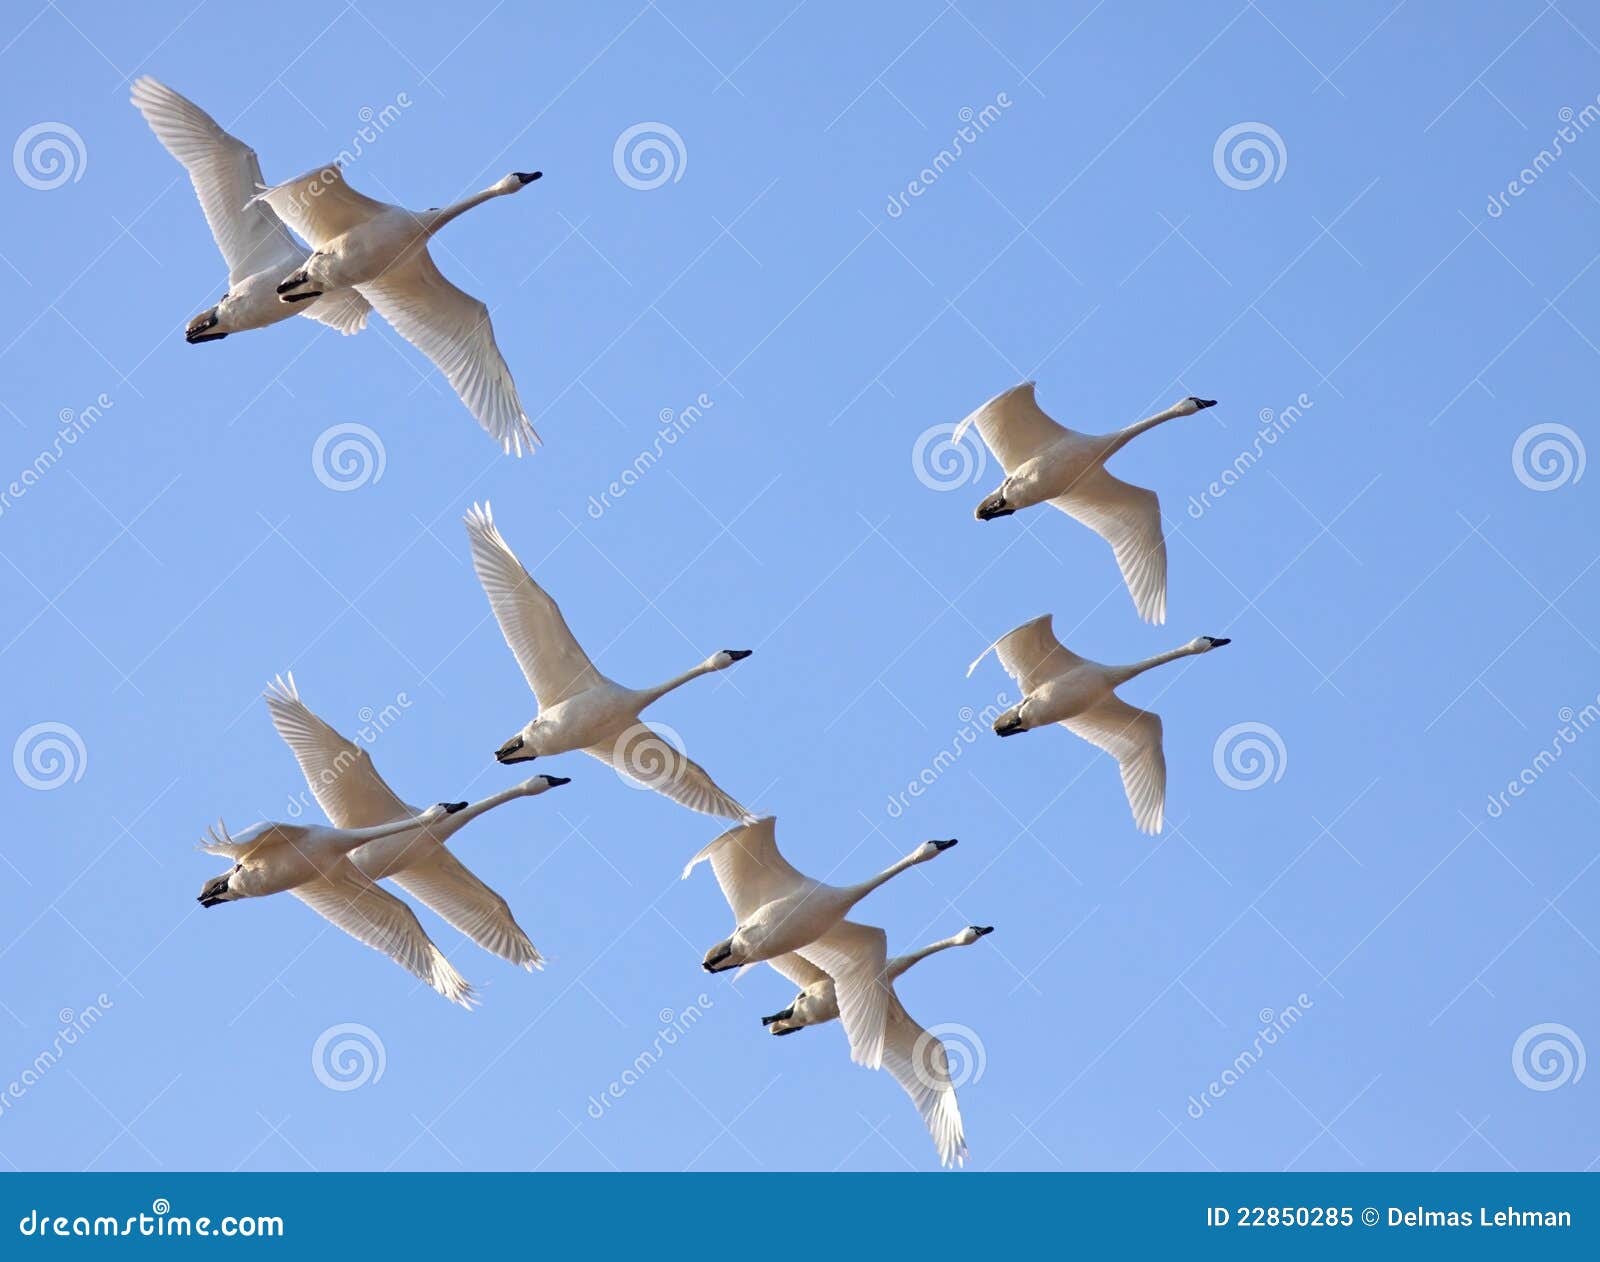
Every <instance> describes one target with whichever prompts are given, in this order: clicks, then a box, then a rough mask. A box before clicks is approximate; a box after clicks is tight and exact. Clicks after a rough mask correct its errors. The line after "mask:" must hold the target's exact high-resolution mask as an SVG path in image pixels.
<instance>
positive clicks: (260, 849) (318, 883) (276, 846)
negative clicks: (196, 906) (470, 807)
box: [199, 802, 474, 1008]
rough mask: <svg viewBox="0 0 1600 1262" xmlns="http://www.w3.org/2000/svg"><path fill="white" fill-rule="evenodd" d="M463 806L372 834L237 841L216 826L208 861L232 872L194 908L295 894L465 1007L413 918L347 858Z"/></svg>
mask: <svg viewBox="0 0 1600 1262" xmlns="http://www.w3.org/2000/svg"><path fill="white" fill-rule="evenodd" d="M466 807H467V804H466V803H465V802H449V803H446V802H441V803H439V804H438V805H437V806H430V807H429V808H428V809H427V810H425V811H423V812H422V814H420V815H418V816H416V817H415V818H407V819H400V820H396V821H394V822H393V823H389V824H379V825H377V826H375V827H373V828H324V827H322V826H320V825H317V824H283V823H276V822H269V823H264V824H255V825H253V826H252V827H250V828H247V829H245V830H244V832H242V833H240V834H239V835H238V836H237V837H234V836H230V835H229V834H228V830H227V829H226V828H225V827H224V826H223V824H222V821H221V820H218V821H217V825H216V827H215V828H213V829H212V830H211V834H210V840H209V841H204V842H201V843H200V849H201V850H203V851H205V852H206V853H207V854H215V855H222V856H224V857H225V858H228V859H232V860H233V867H232V868H230V869H229V870H228V871H226V872H224V873H223V874H222V875H221V876H215V877H212V878H211V880H209V881H207V882H206V883H205V885H204V886H202V887H201V890H200V897H199V903H200V906H202V907H215V906H216V905H217V904H218V903H231V902H236V901H237V900H239V899H241V898H260V897H263V896H265V895H267V894H281V893H282V892H283V891H284V890H287V891H288V892H289V893H291V894H293V895H294V896H295V897H296V898H298V899H299V900H300V901H301V902H302V903H305V904H306V906H308V907H310V908H311V910H312V911H314V912H316V913H317V915H319V916H321V917H323V919H325V920H329V921H332V922H333V923H334V924H335V925H337V926H338V927H339V928H340V929H343V930H344V931H345V932H346V933H348V934H349V935H350V936H351V937H352V938H355V939H356V940H357V941H359V942H365V943H366V944H367V945H368V946H369V947H372V948H373V949H374V950H377V951H382V952H383V953H384V954H385V955H387V956H388V957H389V958H390V959H392V960H393V961H394V962H395V963H396V964H398V965H400V967H401V968H404V969H406V970H407V971H408V972H410V973H412V974H413V975H414V976H416V977H420V978H421V979H422V980H423V981H425V982H427V983H428V985H430V986H432V987H433V988H434V989H435V990H437V991H438V992H439V993H440V994H441V995H443V996H444V997H445V998H446V999H448V1000H449V1001H450V1002H451V1003H458V1004H460V1005H461V1006H462V1007H463V1008H470V1007H471V1006H472V1004H473V1002H474V995H473V990H472V987H471V986H470V985H468V984H467V982H466V981H465V979H463V978H462V976H461V975H460V974H459V973H457V972H456V971H455V969H454V968H452V967H451V966H450V961H449V960H447V959H445V958H444V955H443V954H442V953H441V952H440V950H439V948H438V947H436V946H434V945H433V941H432V940H431V939H430V938H429V937H428V935H427V933H426V932H424V930H423V928H422V925H421V924H420V923H418V921H417V913H416V912H414V911H412V910H411V908H409V907H407V906H406V905H405V904H404V903H402V902H401V901H400V900H399V899H398V898H396V897H395V896H394V895H393V894H391V893H389V891H388V890H385V889H382V888H381V887H379V886H377V885H374V884H373V883H372V881H371V879H370V878H368V877H366V876H363V875H362V874H361V870H360V869H359V868H357V867H356V865H355V864H354V863H352V862H350V852H351V851H353V850H355V849H357V848H358V847H360V846H364V845H366V844H367V843H369V842H373V841H377V840H379V839H380V838H383V837H389V836H392V835H394V834H396V833H403V832H407V831H409V830H411V829H413V828H426V827H428V826H429V825H430V824H435V823H437V822H438V821H439V820H441V819H443V818H445V816H447V815H450V814H453V813H455V812H456V811H462V810H465V809H466Z"/></svg>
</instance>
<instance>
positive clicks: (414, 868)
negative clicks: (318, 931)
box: [266, 674, 569, 972]
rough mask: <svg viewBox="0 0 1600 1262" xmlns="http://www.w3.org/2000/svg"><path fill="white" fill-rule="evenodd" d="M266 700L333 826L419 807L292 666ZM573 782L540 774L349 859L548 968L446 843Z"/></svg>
mask: <svg viewBox="0 0 1600 1262" xmlns="http://www.w3.org/2000/svg"><path fill="white" fill-rule="evenodd" d="M266 701H267V710H268V712H269V713H270V714H271V715H272V725H273V727H275V728H277V729H278V735H279V736H281V737H283V740H284V743H285V744H287V745H288V746H289V748H290V750H292V751H293V753H294V756H295V761H296V762H298V763H299V764H300V770H301V772H302V774H304V776H305V778H306V784H307V785H309V786H310V788H311V792H312V794H313V795H314V796H315V797H316V799H317V805H318V806H320V807H322V812H323V814H324V815H326V816H327V817H328V819H329V820H331V821H332V822H333V824H334V826H335V827H337V828H366V827H370V826H372V825H375V824H389V823H393V822H394V821H396V820H402V819H410V818H411V817H413V816H415V815H416V814H417V808H416V807H414V806H410V805H407V804H406V803H405V802H403V801H401V800H400V798H399V797H398V796H397V795H396V793H395V791H394V790H393V789H391V788H390V787H389V785H388V784H387V783H386V782H385V781H384V778H383V777H382V776H380V775H379V774H378V769H377V768H376V767H375V766H373V763H372V755H370V754H369V753H367V751H366V750H364V749H362V748H361V747H360V746H358V745H356V744H354V743H352V742H351V741H348V740H346V739H345V738H344V737H343V736H341V735H339V733H338V732H336V731H334V729H333V728H332V727H330V726H329V725H328V724H327V723H325V722H324V721H323V720H322V719H320V718H318V717H317V716H316V715H315V714H313V713H312V712H311V710H310V709H309V708H308V707H307V706H306V705H305V703H304V702H302V701H301V700H300V692H299V690H298V689H297V688H296V687H295V682H294V675H293V674H290V675H289V676H287V678H286V677H284V676H282V675H280V676H278V678H277V679H276V680H274V681H273V682H272V683H271V684H270V685H269V686H268V688H267V692H266ZM567 783H569V781H568V780H567V778H566V777H564V776H534V777H533V778H532V779H531V780H524V781H523V782H522V783H521V784H518V785H514V786H513V787H511V788H509V789H506V790H505V791H504V792H501V793H496V794H493V795H492V796H490V797H486V798H484V799H483V800H482V801H481V802H474V803H473V804H472V805H471V806H468V807H466V808H465V809H464V810H459V811H455V812H453V813H452V814H451V815H449V816H448V817H447V818H445V819H443V820H440V821H439V822H438V823H437V824H435V825H434V826H433V827H431V828H424V829H414V830H411V831H407V832H400V833H393V834H391V835H390V836H387V837H384V838H382V839H380V840H378V841H369V842H368V843H367V844H366V845H364V846H362V847H360V849H358V850H356V851H354V852H353V853H352V854H351V855H350V861H351V862H352V863H353V864H355V866H356V868H357V869H358V870H359V871H360V872H361V875H363V876H364V877H366V878H367V879H368V880H372V881H381V880H384V879H389V880H392V881H394V883H395V884H396V885H398V886H399V887H400V888H401V889H403V890H405V892H406V893H408V894H410V895H411V896H412V897H413V898H415V899H416V900H417V901H418V902H420V903H422V904H423V905H424V906H426V907H430V908H432V909H433V910H434V911H435V912H436V913H438V915H439V916H441V917H442V918H443V919H445V920H447V921H449V922H450V923H451V924H452V925H454V926H455V927H456V928H457V929H459V930H460V931H461V932H462V933H464V934H466V935H467V937H469V938H471V939H472V940H473V941H474V942H476V943H477V944H478V945H479V946H481V947H482V948H483V949H484V950H485V951H492V952H493V953H494V954H496V955H498V956H500V957H501V958H502V959H506V960H510V961H511V963H513V964H516V965H519V966H521V967H522V968H525V969H528V970H529V971H530V972H531V971H532V970H533V969H536V968H543V967H544V957H543V956H541V955H540V954H539V952H538V949H537V948H536V947H535V946H534V945H533V943H532V942H530V941H529V940H528V935H527V934H526V933H524V932H523V931H522V926H521V925H519V924H518V923H517V922H516V918H515V917H513V916H512V914H511V908H510V907H509V906H507V904H506V901H505V899H503V898H501V897H500V895H498V894H496V893H495V892H494V891H493V890H492V889H490V888H489V887H488V886H487V885H485V884H484V883H483V882H482V881H481V880H479V879H478V878H477V877H476V876H474V875H473V874H472V872H471V871H470V870H469V869H468V868H467V866H466V864H464V863H462V862H461V860H460V859H458V858H456V856H455V855H454V854H452V853H451V852H450V850H449V849H448V848H447V844H446V843H448V842H449V840H450V838H451V837H453V836H454V835H455V834H456V833H457V832H459V831H460V830H461V829H462V828H464V827H465V826H466V825H467V824H468V823H470V822H471V821H472V820H474V819H476V818H477V817H478V816H479V815H481V814H483V813H484V812H485V811H489V810H493V809H494V808H495V807H497V806H500V805H502V804H503V803H506V802H510V801H512V800H513V799H514V798H521V797H537V796H538V795H539V794H541V793H545V792H548V791H549V790H550V789H553V788H556V787H558V786H559V785H563V784H567Z"/></svg>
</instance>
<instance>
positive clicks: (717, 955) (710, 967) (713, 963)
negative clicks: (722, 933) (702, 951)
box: [700, 945, 733, 973]
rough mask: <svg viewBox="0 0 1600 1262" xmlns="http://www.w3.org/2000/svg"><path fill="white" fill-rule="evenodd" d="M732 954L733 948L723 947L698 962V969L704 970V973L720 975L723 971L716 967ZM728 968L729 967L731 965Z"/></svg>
mask: <svg viewBox="0 0 1600 1262" xmlns="http://www.w3.org/2000/svg"><path fill="white" fill-rule="evenodd" d="M732 954H733V948H732V947H731V946H726V945H725V946H723V947H722V948H721V949H720V950H717V951H714V952H713V953H712V954H710V955H708V956H706V958H705V959H704V960H702V961H701V962H700V967H701V968H703V969H705V971H706V972H708V973H720V972H722V971H723V970H722V969H721V968H719V967H718V965H720V964H721V963H722V962H723V961H724V960H726V959H727V958H728V957H729V956H730V955H732ZM728 967H731V965H730V966H728Z"/></svg>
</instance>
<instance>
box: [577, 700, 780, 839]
mask: <svg viewBox="0 0 1600 1262" xmlns="http://www.w3.org/2000/svg"><path fill="white" fill-rule="evenodd" d="M641 729H642V730H643V731H646V732H648V731H650V727H649V725H648V724H645V723H640V724H637V725H635V726H634V727H630V728H629V729H627V731H625V732H624V733H623V734H622V735H621V736H620V737H618V738H617V739H616V740H615V741H612V742H610V743H607V744H601V745H590V746H589V747H588V748H586V749H585V750H584V751H583V752H584V753H586V754H590V755H592V756H593V757H595V758H598V759H599V760H600V761H601V762H603V763H605V764H606V765H607V766H609V767H612V768H614V769H615V770H617V771H620V772H621V773H622V774H623V775H625V776H627V777H628V778H629V779H630V780H635V781H637V782H638V783H640V784H642V785H644V786H645V787H647V788H651V789H654V790H655V791H656V792H657V793H659V794H661V795H662V796H663V797H668V798H671V799H672V800H673V801H674V802H676V803H677V804H678V805H679V806H687V807H688V808H689V809H690V810H691V811H699V812H700V813H701V814H702V815H716V816H720V817H721V818H723V819H742V820H748V819H753V818H754V816H752V815H751V814H750V812H749V811H747V810H746V809H745V808H744V807H743V806H741V805H740V804H739V803H738V802H736V801H735V800H734V799H733V798H732V797H731V796H730V795H729V794H728V793H727V792H725V791H724V790H723V789H721V788H719V787H718V786H717V782H716V781H715V780H713V779H712V778H711V775H710V773H709V772H707V771H706V769H705V768H704V767H702V766H701V765H700V764H699V763H697V762H696V761H695V760H694V759H693V758H690V757H688V756H686V755H684V754H680V753H679V752H678V751H677V750H676V749H674V748H673V747H672V746H671V745H669V744H668V743H667V742H666V741H665V740H663V739H662V738H661V737H659V736H655V735H654V734H652V735H651V736H649V737H643V738H642V739H645V740H651V741H653V742H654V743H655V745H654V747H652V748H651V749H650V750H649V751H647V756H645V757H644V758H642V759H641V758H640V746H639V741H638V740H637V739H634V738H633V737H634V735H635V734H637V733H639V732H640V730H641ZM656 747H659V748H656ZM651 755H658V756H654V757H652V756H651ZM646 764H648V766H646ZM657 764H659V765H660V770H659V771H655V770H654V768H655V767H656V766H657ZM641 771H645V774H640V772H641Z"/></svg>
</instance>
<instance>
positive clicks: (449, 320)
mask: <svg viewBox="0 0 1600 1262" xmlns="http://www.w3.org/2000/svg"><path fill="white" fill-rule="evenodd" d="M541 174H543V173H542V172H540V171H531V172H529V171H513V172H512V173H511V174H510V175H508V176H506V177H505V178H504V179H501V180H498V181H496V182H495V183H493V184H491V185H490V186H489V187H488V188H486V189H483V190H482V191H481V192H477V193H474V194H473V195H472V196H471V197H467V198H464V199H463V200H461V201H459V202H455V203H453V204H451V205H449V206H445V207H443V208H442V209H441V208H437V207H435V208H433V209H430V210H406V209H405V208H403V207H401V206H391V205H389V204H388V203H387V202H380V201H375V200H373V199H372V198H370V197H367V196H366V195H365V194H362V193H358V192H356V191H355V190H354V189H353V188H351V187H350V186H349V185H348V184H346V183H345V182H344V172H343V171H342V170H340V169H339V166H338V164H337V163H329V164H328V165H327V166H325V167H319V168H317V169H316V170H314V171H307V172H306V173H305V174H304V175H301V176H297V177H296V178H295V179H292V180H287V181H285V182H284V183H282V184H279V185H277V186H276V187H274V188H269V189H266V190H265V191H263V192H261V193H260V194H258V195H257V197H256V199H255V201H256V202H257V203H260V202H265V203H266V204H267V205H269V206H271V207H272V209H273V210H275V211H277V212H278V214H279V215H280V216H282V218H283V221H284V222H285V223H287V224H288V225H289V226H290V227H291V228H293V229H294V230H295V231H296V232H298V233H299V234H300V235H301V236H302V237H304V238H305V239H306V240H307V241H309V242H311V247H312V253H311V254H310V255H309V256H305V255H304V252H303V251H302V258H301V259H298V260H296V261H295V262H294V263H291V264H290V265H289V267H287V268H285V269H284V271H283V273H282V274H280V275H279V277H278V283H277V285H276V286H275V288H276V291H277V293H278V295H279V296H280V297H281V298H282V300H283V302H285V303H290V304H297V303H302V302H310V301H311V300H312V299H316V298H318V297H319V295H322V294H327V293H331V292H333V291H335V290H339V289H345V288H352V287H353V288H354V289H355V290H356V291H357V292H358V293H359V294H360V295H361V296H362V297H363V298H365V299H366V300H367V301H368V302H370V303H371V304H372V305H373V306H374V307H376V308H377V309H378V314H379V315H381V316H382V317H383V318H384V319H385V320H387V321H388V322H389V323H390V324H392V325H394V328H395V332H397V333H399V334H400V336H401V337H403V338H405V340H406V341H408V342H410V343H411V344H412V345H413V346H415V347H416V348H417V349H418V350H419V351H421V352H422V353H423V354H424V355H426V356H427V357H428V358H429V359H430V360H432V361H433V365H434V367H436V368H437V369H438V370H439V371H440V372H442V373H443V374H444V375H445V378H446V380H448V381H449V382H450V386H451V388H452V389H453V390H454V391H455V392H456V394H457V395H458V396H459V397H460V399H461V402H462V403H464V404H466V407H467V411H469V412H471V413H472V415H473V416H474V417H476V418H477V421H478V424H479V425H482V426H483V428H484V429H486V430H488V431H489V434H490V436H491V437H493V438H494V440H495V441H496V442H497V443H499V444H500V447H501V449H502V450H503V451H506V452H512V451H514V452H515V453H516V454H517V455H519V456H520V455H521V454H522V451H523V448H524V447H526V448H527V449H528V450H529V451H532V450H533V449H534V447H536V446H538V443H539V436H538V434H536V433H534V430H533V426H532V424H531V423H529V421H528V417H527V414H526V413H525V412H524V411H523V410H522V400H521V399H519V398H518V397H517V387H516V383H515V382H513V381H512V380H511V370H510V369H509V368H507V367H506V361H505V360H504V358H502V357H501V354H500V348H499V347H498V346H497V345H496V344H495V340H494V326H493V325H492V324H491V323H490V322H489V308H488V307H486V306H484V305H483V303H481V302H479V301H478V300H477V299H476V298H474V297H473V296H472V295H471V294H468V293H465V292H463V291H462V290H460V289H457V288H456V287H455V286H454V285H452V284H451V283H450V282H449V281H448V280H446V279H445V277H444V273H443V272H441V271H440V270H439V269H438V267H436V266H435V265H434V262H433V259H432V257H431V256H430V255H429V254H428V241H429V240H430V239H431V238H432V236H433V234H434V233H436V232H438V231H439V229H440V228H442V227H444V226H445V224H447V223H449V222H450V221H451V220H452V219H454V218H456V216H458V215H461V214H464V213H465V212H466V211H469V210H471V209H472V208H473V207H474V206H480V205H482V204H483V203H484V202H487V201H490V200H492V199H494V198H496V197H507V196H510V195H511V194H512V193H518V192H521V191H522V189H524V188H526V187H527V186H528V185H529V184H531V183H533V181H534V180H537V179H538V178H539V176H540V175H541Z"/></svg>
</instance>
